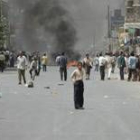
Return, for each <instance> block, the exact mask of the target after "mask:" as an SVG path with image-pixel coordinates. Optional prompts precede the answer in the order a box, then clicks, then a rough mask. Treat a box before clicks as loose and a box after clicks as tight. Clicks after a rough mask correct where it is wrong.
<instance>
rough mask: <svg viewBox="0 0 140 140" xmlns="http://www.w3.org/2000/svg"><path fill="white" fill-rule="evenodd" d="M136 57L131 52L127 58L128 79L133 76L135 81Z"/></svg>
mask: <svg viewBox="0 0 140 140" xmlns="http://www.w3.org/2000/svg"><path fill="white" fill-rule="evenodd" d="M137 61H138V60H137V58H136V57H135V54H134V52H132V53H131V55H130V57H129V59H128V81H130V80H131V78H132V76H133V81H135V80H136V79H135V75H136V64H137Z"/></svg>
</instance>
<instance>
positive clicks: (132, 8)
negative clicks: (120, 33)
mask: <svg viewBox="0 0 140 140" xmlns="http://www.w3.org/2000/svg"><path fill="white" fill-rule="evenodd" d="M125 9H126V10H125V11H126V16H125V27H126V28H129V27H131V28H140V0H126V2H125Z"/></svg>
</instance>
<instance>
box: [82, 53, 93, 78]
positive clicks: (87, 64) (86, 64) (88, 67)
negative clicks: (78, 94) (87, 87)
mask: <svg viewBox="0 0 140 140" xmlns="http://www.w3.org/2000/svg"><path fill="white" fill-rule="evenodd" d="M83 66H84V69H85V73H86V80H89V79H90V71H91V68H92V66H93V63H92V60H91V58H90V57H89V54H86V57H85V58H84V60H83Z"/></svg>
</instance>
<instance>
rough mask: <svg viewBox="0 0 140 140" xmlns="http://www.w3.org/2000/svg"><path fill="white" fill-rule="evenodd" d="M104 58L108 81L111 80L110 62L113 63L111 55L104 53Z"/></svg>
mask: <svg viewBox="0 0 140 140" xmlns="http://www.w3.org/2000/svg"><path fill="white" fill-rule="evenodd" d="M105 58H106V61H107V72H108V80H110V78H111V71H112V62H113V59H112V56H111V53H106V56H105Z"/></svg>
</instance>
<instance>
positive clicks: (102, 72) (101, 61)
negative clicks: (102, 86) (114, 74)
mask: <svg viewBox="0 0 140 140" xmlns="http://www.w3.org/2000/svg"><path fill="white" fill-rule="evenodd" d="M99 66H100V75H101V80H102V81H104V79H105V66H106V59H105V57H103V55H102V53H100V57H99Z"/></svg>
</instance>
